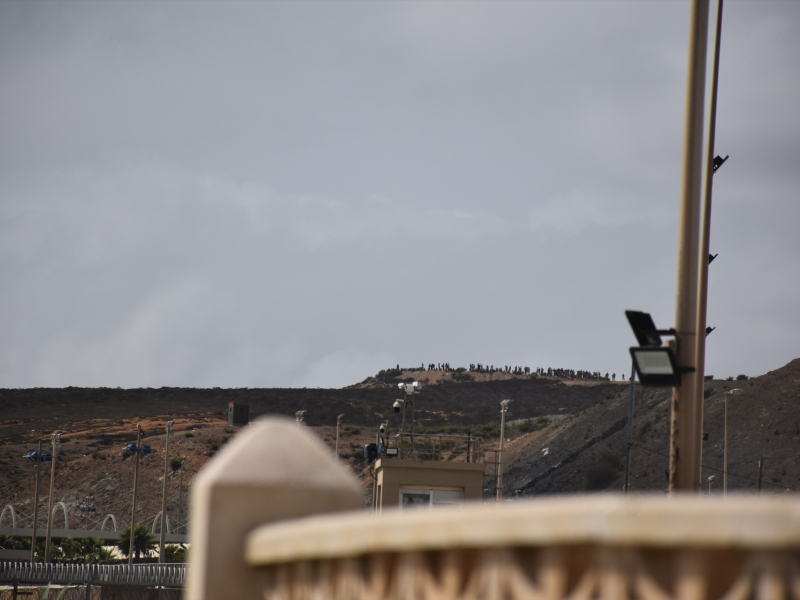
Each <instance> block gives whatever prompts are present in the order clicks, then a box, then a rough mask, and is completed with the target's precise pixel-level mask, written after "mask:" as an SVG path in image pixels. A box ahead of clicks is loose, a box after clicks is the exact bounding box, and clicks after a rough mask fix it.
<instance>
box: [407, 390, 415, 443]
mask: <svg viewBox="0 0 800 600" xmlns="http://www.w3.org/2000/svg"><path fill="white" fill-rule="evenodd" d="M409 402H411V458H416V457H417V455H416V450H415V448H414V395H413V394H409V393H408V392H406V404H408V403H409Z"/></svg>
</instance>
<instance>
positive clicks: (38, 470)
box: [31, 440, 42, 562]
mask: <svg viewBox="0 0 800 600" xmlns="http://www.w3.org/2000/svg"><path fill="white" fill-rule="evenodd" d="M38 456H39V458H37V459H36V491H35V492H34V494H33V533H32V534H31V562H33V560H34V558H35V554H36V523H37V521H38V518H39V479H40V478H41V474H42V440H39V450H38Z"/></svg>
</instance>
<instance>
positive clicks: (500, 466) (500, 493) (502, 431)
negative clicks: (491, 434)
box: [497, 400, 511, 502]
mask: <svg viewBox="0 0 800 600" xmlns="http://www.w3.org/2000/svg"><path fill="white" fill-rule="evenodd" d="M510 403H511V400H503V401H502V402H500V455H499V456H498V458H497V501H498V502H500V501H501V500H502V499H503V445H504V442H505V441H506V413H507V412H508V405H509V404H510Z"/></svg>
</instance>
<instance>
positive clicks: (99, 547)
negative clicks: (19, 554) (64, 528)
mask: <svg viewBox="0 0 800 600" xmlns="http://www.w3.org/2000/svg"><path fill="white" fill-rule="evenodd" d="M128 539H130V538H128ZM0 548H4V549H6V550H30V548H31V540H30V538H27V537H25V538H21V537H15V536H8V535H0ZM44 552H45V540H42V541H41V542H39V543H38V544H36V553H35V555H36V558H37V560H41V559H42V557H43V556H44ZM50 558H51V559H52V560H53V562H58V563H72V564H111V563H115V562H117V560H116V559H115V558H114V552H113V551H112V550H109V549H108V548H106V547H104V546H103V542H102V541H100V540H98V539H97V538H93V537H87V538H64V539H61V540H59V539H54V540H53V544H52V546H51V548H50Z"/></svg>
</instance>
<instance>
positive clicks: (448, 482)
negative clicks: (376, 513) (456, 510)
mask: <svg viewBox="0 0 800 600" xmlns="http://www.w3.org/2000/svg"><path fill="white" fill-rule="evenodd" d="M375 472H376V475H377V479H378V483H377V494H376V497H377V508H378V510H381V509H382V508H383V507H394V506H398V505H400V494H401V490H402V491H404V492H405V493H406V495H409V494H410V493H411V492H413V491H415V490H416V491H419V492H420V493H423V494H424V492H425V490H431V491H433V492H434V499H433V501H434V504H435V503H437V498H441V501H442V502H443V503H448V504H449V503H457V502H456V498H457V496H458V495H457V494H453V493H449V494H448V493H446V492H461V494H462V498H463V501H464V502H466V501H470V500H481V499H482V498H483V473H484V465H483V463H454V462H445V461H420V460H399V459H388V460H387V459H385V458H382V459H380V460H378V462H377V463H375ZM436 492H443V493H441V494H437V493H436Z"/></svg>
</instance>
